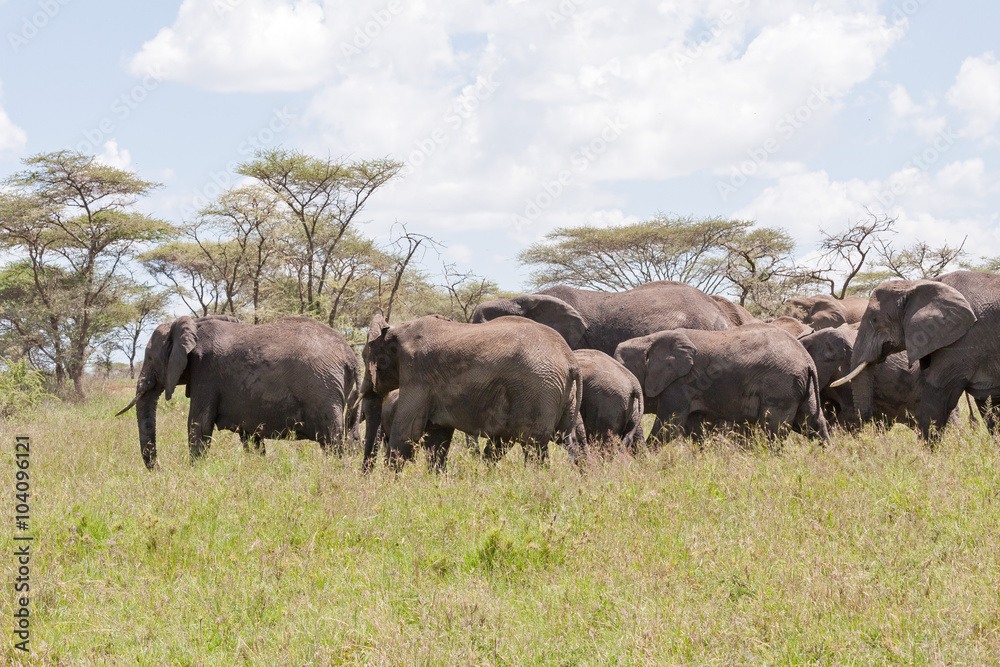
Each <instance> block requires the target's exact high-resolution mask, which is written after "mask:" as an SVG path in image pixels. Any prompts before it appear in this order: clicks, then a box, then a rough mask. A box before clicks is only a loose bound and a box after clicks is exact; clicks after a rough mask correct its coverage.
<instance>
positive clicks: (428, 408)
mask: <svg viewBox="0 0 1000 667" xmlns="http://www.w3.org/2000/svg"><path fill="white" fill-rule="evenodd" d="M362 358H363V359H364V362H365V366H366V376H367V379H366V381H365V382H366V383H370V391H371V392H373V393H374V394H377V395H379V396H383V397H384V396H388V395H389V393H390V392H392V391H393V390H394V389H398V390H399V396H398V399H397V402H396V406H395V413H394V415H393V420H392V430H391V432H390V434H389V445H388V460H389V462H390V464H391V465H392V467H393V468H394V469H396V470H399V469H400V468H401V467H402V465H403V463H404V462H405V461H408V460H412V459H413V458H414V457H415V451H414V443H419V442H421V441H423V446H424V448H425V449H426V450H427V451H428V453H429V455H430V457H429V461H428V465H429V467H430V468H431V469H432V470H436V471H439V472H440V471H443V470H444V469H445V466H446V463H447V456H448V448H449V446H450V444H451V438H452V436H453V434H454V432H455V430H460V431H464V432H466V433H468V434H470V435H473V436H485V437H486V438H489V441H488V442H487V445H486V448H485V451H484V456H485V457H486V458H487V459H488V460H490V461H497V460H499V459H500V458H502V456H503V455H504V453H505V452H506V450H507V448H508V447H509V446H510V445H511V444H512V443H513V442H514V441H516V440H520V441H522V443H523V444H524V447H525V452H526V454H527V452H528V451H529V449H528V447H529V445H530V446H533V452H534V453H535V454H536V455H537V457H538V458H539V459H540V460H541V461H543V462H544V461H545V460H546V459H547V456H548V443H549V440H551V439H556V440H558V441H560V442H563V443H564V444H566V445H567V447H568V448H569V449H570V451H573V446H574V430H575V427H576V422H577V418H578V415H579V407H580V404H581V402H582V394H583V382H582V378H581V375H580V367H579V365H578V364H577V362H576V358H575V357H574V356H573V352H572V350H570V348H569V345H567V344H566V341H565V340H563V338H562V337H561V336H560V335H559V334H558V333H556V332H555V331H553V330H552V329H551V328H550V327H547V326H544V325H541V324H538V323H537V322H533V321H531V320H528V319H525V318H523V317H501V318H497V319H495V320H491V321H490V322H486V323H484V324H464V323H461V322H453V321H451V320H449V319H448V318H445V317H441V316H439V315H428V316H425V317H421V318H418V319H416V320H412V321H410V322H404V323H402V324H396V325H392V326H389V325H388V324H387V323H386V322H385V320H384V319H382V318H381V316H379V315H376V317H375V318H373V320H372V326H371V328H370V330H369V340H368V342H367V343H366V344H365V348H364V351H363V352H362ZM366 389H367V387H366ZM378 412H379V421H381V408H380V409H379V410H378ZM371 414H372V415H374V411H372V413H371ZM374 423H378V422H369V430H371V425H372V424H374ZM373 441H374V438H373ZM374 455H375V451H374V447H373V446H372V447H369V445H368V442H367V441H366V447H365V464H364V470H370V469H371V465H372V459H373V458H374Z"/></svg>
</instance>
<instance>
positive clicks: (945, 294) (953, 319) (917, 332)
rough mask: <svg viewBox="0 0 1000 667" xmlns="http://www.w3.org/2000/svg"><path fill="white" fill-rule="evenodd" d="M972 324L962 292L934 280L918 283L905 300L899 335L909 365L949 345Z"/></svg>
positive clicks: (970, 307) (973, 321) (974, 315)
mask: <svg viewBox="0 0 1000 667" xmlns="http://www.w3.org/2000/svg"><path fill="white" fill-rule="evenodd" d="M975 322H976V314H975V313H974V312H972V306H970V305H969V302H968V301H967V300H966V299H965V297H964V296H962V293H961V292H959V291H958V290H957V289H955V288H954V287H952V286H951V285H945V284H944V283H939V282H937V281H933V280H928V281H919V282H918V283H917V285H916V286H914V287H913V288H912V289H911V290H910V291H909V293H908V294H907V297H906V306H905V307H904V310H903V336H904V338H905V342H906V356H907V359H908V360H909V362H910V364H913V363H914V362H916V361H919V360H920V359H922V358H924V357H926V356H927V355H928V354H930V353H931V352H934V351H935V350H938V349H940V348H942V347H944V346H946V345H951V344H952V343H954V342H955V341H956V340H958V339H959V338H961V337H962V336H964V335H965V333H966V332H967V331H968V330H969V328H970V327H972V325H973V324H975Z"/></svg>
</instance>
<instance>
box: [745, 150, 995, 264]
mask: <svg viewBox="0 0 1000 667" xmlns="http://www.w3.org/2000/svg"><path fill="white" fill-rule="evenodd" d="M998 191H1000V174H990V173H987V172H986V168H985V163H984V162H983V160H982V159H980V158H974V159H969V160H958V161H954V162H951V163H948V164H945V165H943V166H942V167H941V168H940V169H938V170H937V171H932V170H921V169H919V168H917V167H914V166H906V167H904V168H901V169H899V170H897V171H896V172H894V173H892V174H890V175H889V176H888V177H886V178H884V179H874V180H869V181H865V180H862V179H848V180H846V181H836V180H832V179H831V178H830V176H829V174H827V172H825V171H807V170H805V169H804V168H803V169H802V170H801V171H800V172H799V173H796V174H790V175H787V176H784V177H782V178H779V179H778V181H777V183H776V184H775V185H774V186H772V187H769V188H766V189H765V190H764V191H763V192H762V193H761V194H760V195H759V196H758V197H757V198H756V199H755V200H754V201H753V202H751V203H750V204H749V205H747V206H746V207H744V208H743V209H741V210H739V211H736V212H734V214H733V215H734V217H739V218H748V219H755V220H757V222H758V223H760V224H761V225H766V226H777V227H783V228H785V229H787V230H788V231H789V232H790V233H791V234H792V236H794V237H795V238H796V239H797V240H798V241H799V242H800V248H799V249H800V251H808V250H809V249H810V247H811V246H812V245H813V244H815V243H816V242H817V241H819V240H820V234H819V230H820V228H822V229H824V230H826V231H830V232H832V231H836V230H839V229H842V228H844V227H846V226H847V225H848V224H849V223H851V222H854V221H856V220H859V219H862V218H864V217H866V216H867V215H868V212H867V211H869V210H870V211H872V212H873V213H876V214H883V213H884V214H887V215H890V216H892V217H894V218H896V219H897V220H898V223H897V230H898V237H897V238H899V239H900V242H902V243H904V245H905V244H909V243H911V242H913V241H915V240H918V239H919V240H922V241H926V242H928V243H931V244H932V245H940V244H942V243H945V242H947V243H949V244H952V245H957V244H959V243H961V242H962V239H964V238H966V237H968V238H970V239H972V240H974V241H975V243H974V245H972V246H970V245H969V244H967V245H966V249H967V250H969V251H970V252H971V253H972V254H974V255H978V254H982V255H996V254H1000V229H998V228H997V215H996V213H995V212H993V210H992V209H991V207H990V206H989V202H990V201H991V198H993V197H995V196H996V194H997V192H998Z"/></svg>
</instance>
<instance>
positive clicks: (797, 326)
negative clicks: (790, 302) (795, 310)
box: [768, 315, 813, 338]
mask: <svg viewBox="0 0 1000 667" xmlns="http://www.w3.org/2000/svg"><path fill="white" fill-rule="evenodd" d="M768 324H770V325H772V326H775V327H778V328H779V329H784V330H785V331H787V332H788V333H790V334H792V336H794V337H795V338H802V337H803V336H808V335H809V334H811V333H812V332H813V328H812V327H811V326H809V325H808V324H804V323H803V322H802V321H801V320H797V319H795V318H794V317H791V316H789V315H782V316H781V317H777V318H775V319H773V320H771V321H770V322H768Z"/></svg>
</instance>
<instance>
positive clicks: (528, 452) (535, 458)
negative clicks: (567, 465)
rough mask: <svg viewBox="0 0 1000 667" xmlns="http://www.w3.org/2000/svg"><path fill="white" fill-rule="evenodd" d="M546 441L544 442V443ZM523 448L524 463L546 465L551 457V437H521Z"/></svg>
mask: <svg viewBox="0 0 1000 667" xmlns="http://www.w3.org/2000/svg"><path fill="white" fill-rule="evenodd" d="M542 443H544V444H542ZM521 449H522V450H524V463H525V465H527V464H528V462H531V463H535V464H537V465H545V464H546V463H548V459H549V439H548V438H545V437H542V438H539V437H537V436H533V437H531V436H529V437H524V438H522V439H521Z"/></svg>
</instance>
